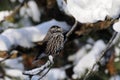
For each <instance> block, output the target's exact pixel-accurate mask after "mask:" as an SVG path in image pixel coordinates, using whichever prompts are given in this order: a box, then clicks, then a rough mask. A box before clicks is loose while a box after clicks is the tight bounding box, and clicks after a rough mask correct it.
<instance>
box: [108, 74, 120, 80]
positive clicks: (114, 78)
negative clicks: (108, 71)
mask: <svg viewBox="0 0 120 80" xmlns="http://www.w3.org/2000/svg"><path fill="white" fill-rule="evenodd" d="M109 80H120V75H114V76H112V77H111V78H110V79H109Z"/></svg>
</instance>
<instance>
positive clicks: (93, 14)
mask: <svg viewBox="0 0 120 80" xmlns="http://www.w3.org/2000/svg"><path fill="white" fill-rule="evenodd" d="M60 2H61V4H60ZM57 3H58V6H59V8H60V10H63V11H64V12H65V13H66V14H71V16H73V17H74V18H75V19H76V20H77V21H79V22H81V23H94V22H97V21H100V20H101V21H104V20H105V18H106V16H109V17H111V18H117V17H118V16H119V14H120V0H92V1H90V0H66V2H65V1H64V0H57ZM65 3H66V4H65Z"/></svg>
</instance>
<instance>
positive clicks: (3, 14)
mask: <svg viewBox="0 0 120 80" xmlns="http://www.w3.org/2000/svg"><path fill="white" fill-rule="evenodd" d="M11 12H12V11H0V21H2V20H4V18H5V17H6V16H8V15H9V14H10V13H11Z"/></svg>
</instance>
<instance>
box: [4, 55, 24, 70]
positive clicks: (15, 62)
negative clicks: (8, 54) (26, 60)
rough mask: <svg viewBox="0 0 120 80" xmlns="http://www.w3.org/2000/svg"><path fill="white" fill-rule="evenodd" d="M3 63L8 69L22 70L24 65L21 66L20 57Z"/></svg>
mask: <svg viewBox="0 0 120 80" xmlns="http://www.w3.org/2000/svg"><path fill="white" fill-rule="evenodd" d="M4 63H5V65H6V66H9V67H10V68H13V69H19V70H24V65H23V64H22V58H21V57H18V58H15V59H8V60H5V61H4Z"/></svg>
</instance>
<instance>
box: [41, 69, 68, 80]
mask: <svg viewBox="0 0 120 80" xmlns="http://www.w3.org/2000/svg"><path fill="white" fill-rule="evenodd" d="M65 78H66V73H65V70H63V69H62V68H52V69H51V70H50V71H49V72H48V73H47V75H46V76H45V77H44V78H43V79H42V80H64V79H65Z"/></svg>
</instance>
